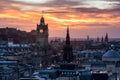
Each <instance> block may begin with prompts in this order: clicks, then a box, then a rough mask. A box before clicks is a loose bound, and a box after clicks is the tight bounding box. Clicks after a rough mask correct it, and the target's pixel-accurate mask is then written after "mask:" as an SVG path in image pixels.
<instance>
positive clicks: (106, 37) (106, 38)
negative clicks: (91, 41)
mask: <svg viewBox="0 0 120 80" xmlns="http://www.w3.org/2000/svg"><path fill="white" fill-rule="evenodd" d="M105 43H108V33H106V36H105Z"/></svg>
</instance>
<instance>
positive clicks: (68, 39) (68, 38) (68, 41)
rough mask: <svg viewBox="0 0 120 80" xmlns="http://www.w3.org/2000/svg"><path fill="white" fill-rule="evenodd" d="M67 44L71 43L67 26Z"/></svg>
mask: <svg viewBox="0 0 120 80" xmlns="http://www.w3.org/2000/svg"><path fill="white" fill-rule="evenodd" d="M66 44H70V35H69V27H67V34H66Z"/></svg>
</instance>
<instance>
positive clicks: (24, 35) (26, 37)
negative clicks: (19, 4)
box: [0, 27, 35, 43]
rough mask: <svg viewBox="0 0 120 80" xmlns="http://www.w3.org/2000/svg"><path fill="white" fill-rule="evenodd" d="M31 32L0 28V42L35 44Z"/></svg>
mask: <svg viewBox="0 0 120 80" xmlns="http://www.w3.org/2000/svg"><path fill="white" fill-rule="evenodd" d="M33 32H34V31H32V32H26V31H21V30H17V29H16V28H8V27H7V28H0V40H1V41H8V40H13V42H14V43H30V42H35V36H34V35H33Z"/></svg>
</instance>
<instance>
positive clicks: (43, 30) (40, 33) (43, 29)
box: [36, 16, 48, 49]
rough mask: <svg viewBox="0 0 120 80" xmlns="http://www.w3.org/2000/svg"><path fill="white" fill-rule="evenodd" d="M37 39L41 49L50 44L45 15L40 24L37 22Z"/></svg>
mask: <svg viewBox="0 0 120 80" xmlns="http://www.w3.org/2000/svg"><path fill="white" fill-rule="evenodd" d="M36 31H37V40H36V43H37V45H39V47H40V48H41V49H44V48H46V47H47V46H48V24H45V20H44V17H43V16H42V17H41V19H40V24H37V29H36Z"/></svg>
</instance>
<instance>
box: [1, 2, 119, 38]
mask: <svg viewBox="0 0 120 80" xmlns="http://www.w3.org/2000/svg"><path fill="white" fill-rule="evenodd" d="M0 4H1V5H0V9H1V11H0V28H4V27H14V28H17V29H20V30H25V31H31V30H33V29H34V30H35V29H36V26H37V24H39V23H40V18H41V17H42V16H44V19H45V23H46V24H48V28H49V37H65V34H66V27H67V26H69V28H70V34H71V35H70V36H71V38H86V36H87V35H89V36H90V37H93V38H96V37H97V36H98V37H100V38H101V37H102V36H103V37H104V36H105V34H106V32H107V33H108V35H109V37H110V38H120V33H119V31H120V26H119V25H120V21H119V20H120V14H119V13H120V1H119V0H113V1H112V0H92V1H89V0H84V1H83V0H44V1H42V0H34V1H33V0H1V1H0Z"/></svg>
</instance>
